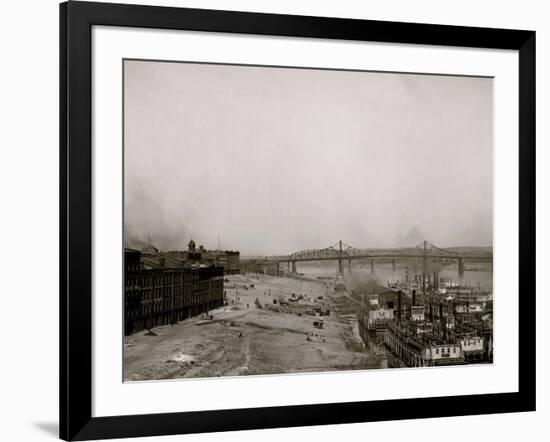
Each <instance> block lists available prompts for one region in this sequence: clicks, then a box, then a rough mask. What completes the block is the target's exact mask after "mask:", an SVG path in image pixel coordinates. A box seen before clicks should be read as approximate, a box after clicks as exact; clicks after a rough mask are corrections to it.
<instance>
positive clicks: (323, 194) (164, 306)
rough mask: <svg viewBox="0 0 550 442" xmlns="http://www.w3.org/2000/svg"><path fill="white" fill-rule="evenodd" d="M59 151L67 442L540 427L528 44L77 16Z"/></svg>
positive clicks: (111, 13) (368, 28)
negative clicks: (444, 422) (316, 428)
mask: <svg viewBox="0 0 550 442" xmlns="http://www.w3.org/2000/svg"><path fill="white" fill-rule="evenodd" d="M487 25H488V26H490V25H491V24H490V23H488V24H487ZM60 140H61V141H60V161H61V167H60V170H61V177H60V181H61V184H60V188H61V190H60V207H61V216H60V219H61V225H60V231H61V235H60V236H61V244H60V251H61V253H60V255H61V263H60V281H61V284H60V285H61V293H60V437H61V438H62V439H65V440H89V439H102V438H121V437H140V436H153V435H165V434H180V433H193V432H195V433H196V432H214V431H229V430H243V429H260V428H276V427H290V426H306V425H323V424H337V423H352V422H366V421H381V420H394V419H414V418H428V417H439V416H455V415H468V414H487V413H503V412H519V411H532V410H534V409H535V32H533V31H526V30H511V29H493V28H490V27H487V28H471V27H457V26H444V25H434V24H417V23H400V22H399V23H398V22H380V21H370V20H356V19H342V18H325V17H308V16H290V15H276V14H259V13H244V12H230V11H214V10H200V9H183V8H168V7H153V6H137V5H119V4H107V3H87V2H67V3H63V4H61V6H60Z"/></svg>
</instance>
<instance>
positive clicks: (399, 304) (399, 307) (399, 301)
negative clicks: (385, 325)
mask: <svg viewBox="0 0 550 442" xmlns="http://www.w3.org/2000/svg"><path fill="white" fill-rule="evenodd" d="M401 316H402V312H401V290H399V291H398V292H397V321H398V322H401Z"/></svg>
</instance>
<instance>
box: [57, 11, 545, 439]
mask: <svg viewBox="0 0 550 442" xmlns="http://www.w3.org/2000/svg"><path fill="white" fill-rule="evenodd" d="M94 25H103V26H123V27H137V28H158V29H176V30H193V31H212V32H225V33H237V34H258V35H276V36H287V37H308V38H322V39H345V40H356V41H376V42H387V43H413V44H425V45H444V46H455V47H472V48H491V49H511V50H516V51H518V53H519V139H518V143H519V144H518V146H519V147H518V149H519V150H518V152H519V286H520V287H521V303H519V309H518V315H519V391H518V392H515V393H497V394H479V395H469V396H446V397H430V398H417V399H395V400H384V401H380V400H377V401H364V402H349V403H326V404H316V405H297V406H283V407H265V408H250V409H229V410H217V411H197V412H185V413H164V414H148V415H128V416H109V417H92V241H93V237H92V120H91V117H92V93H93V91H92V84H91V79H92V78H91V72H92V65H91V63H92V58H91V50H92V43H91V30H92V26H94ZM59 130H60V275H59V276H60V341H59V345H60V413H59V415H60V437H61V438H62V439H65V440H90V439H106V438H121V437H139V436H155V435H169V434H182V433H196V432H217V431H228V430H245V429H261V428H276V427H290V426H307V425H324V424H339V423H353V422H368V421H384V420H396V419H416V418H430V417H443V416H459V415H477V414H488V413H508V412H520V411H534V410H535V393H536V392H535V388H536V386H535V32H534V31H524V30H510V29H491V28H472V27H461V26H443V25H433V24H417V23H397V22H382V21H370V20H356V19H342V18H320V17H308V16H292V15H278V14H261V13H245V12H229V11H217V10H216V11H214V10H199V9H185V8H168V7H158V6H137V5H121V4H108V3H88V2H72V1H70V2H67V3H63V4H61V5H60V126H59Z"/></svg>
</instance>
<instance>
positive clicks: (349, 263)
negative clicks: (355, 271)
mask: <svg viewBox="0 0 550 442" xmlns="http://www.w3.org/2000/svg"><path fill="white" fill-rule="evenodd" d="M348 273H349V274H350V275H351V259H348Z"/></svg>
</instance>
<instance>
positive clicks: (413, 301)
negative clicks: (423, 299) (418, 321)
mask: <svg viewBox="0 0 550 442" xmlns="http://www.w3.org/2000/svg"><path fill="white" fill-rule="evenodd" d="M412 292H413V293H412V305H413V306H415V305H416V290H413V291H412Z"/></svg>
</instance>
